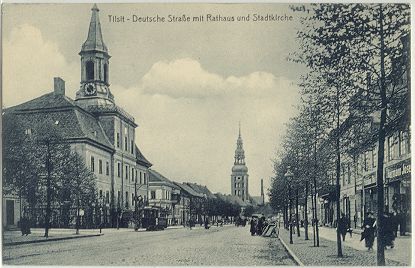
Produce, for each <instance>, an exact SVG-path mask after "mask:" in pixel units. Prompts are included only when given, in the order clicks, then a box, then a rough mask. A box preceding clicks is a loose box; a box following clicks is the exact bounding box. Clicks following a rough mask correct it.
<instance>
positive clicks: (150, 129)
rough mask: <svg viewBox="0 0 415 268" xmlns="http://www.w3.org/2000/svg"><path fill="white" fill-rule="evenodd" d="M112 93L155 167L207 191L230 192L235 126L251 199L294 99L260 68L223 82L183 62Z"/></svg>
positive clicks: (287, 85)
mask: <svg viewBox="0 0 415 268" xmlns="http://www.w3.org/2000/svg"><path fill="white" fill-rule="evenodd" d="M112 92H113V93H114V95H115V97H116V102H117V103H118V104H120V105H123V106H124V107H125V109H126V110H127V111H129V112H131V113H133V115H134V116H135V118H136V120H137V123H138V125H139V127H138V129H137V139H136V140H137V142H138V144H139V146H140V148H143V152H144V153H145V154H146V156H147V157H148V158H149V159H150V161H152V163H154V168H155V169H157V170H159V171H160V172H162V173H163V174H165V175H166V176H167V177H170V178H172V179H175V180H177V181H186V180H187V181H189V180H191V181H195V182H198V183H201V184H203V185H207V186H208V187H209V188H210V189H211V190H213V191H220V192H223V193H229V191H230V174H231V168H232V165H233V157H234V151H235V146H236V138H237V135H238V121H241V123H242V137H243V139H244V148H245V152H246V161H247V165H248V168H249V174H250V184H249V185H250V186H249V187H250V191H251V194H252V195H259V192H260V190H259V189H260V188H259V187H260V186H259V185H260V179H261V178H264V179H265V182H266V181H267V179H268V178H269V177H270V176H271V175H272V164H271V161H270V159H271V158H272V157H273V156H274V152H275V147H276V146H277V145H278V137H279V136H281V135H282V134H283V131H284V128H285V126H284V123H285V122H287V121H288V118H289V117H291V116H292V115H293V114H294V113H295V108H294V107H293V105H294V104H296V102H297V100H298V90H297V88H296V86H294V85H293V83H292V82H291V81H290V80H288V79H286V78H284V77H276V76H275V75H273V74H271V73H266V72H259V71H258V72H252V73H250V74H247V75H245V76H229V77H223V76H221V75H220V74H217V73H211V72H209V71H207V70H205V69H204V68H203V67H202V66H201V64H200V63H199V62H198V61H196V60H194V59H190V58H183V59H177V60H174V61H170V62H168V61H159V62H156V63H154V64H153V66H152V67H151V68H150V69H149V71H148V72H147V73H146V74H145V75H144V76H143V77H142V79H139V80H138V81H137V85H136V86H134V87H130V88H123V87H121V86H118V85H113V86H112Z"/></svg>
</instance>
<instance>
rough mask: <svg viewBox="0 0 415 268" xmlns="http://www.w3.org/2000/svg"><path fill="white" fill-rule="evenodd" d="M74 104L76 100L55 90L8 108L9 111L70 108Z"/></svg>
mask: <svg viewBox="0 0 415 268" xmlns="http://www.w3.org/2000/svg"><path fill="white" fill-rule="evenodd" d="M73 106H75V102H74V101H73V100H72V99H70V98H68V97H66V96H65V95H60V94H55V93H54V92H51V93H48V94H44V95H42V96H40V97H37V98H34V99H33V100H30V101H27V102H25V103H22V104H19V105H16V106H13V107H10V108H7V111H17V110H19V111H27V110H43V109H56V108H68V107H73Z"/></svg>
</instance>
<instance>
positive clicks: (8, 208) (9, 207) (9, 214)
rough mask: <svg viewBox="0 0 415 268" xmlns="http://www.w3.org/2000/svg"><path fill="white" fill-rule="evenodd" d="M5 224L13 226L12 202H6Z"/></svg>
mask: <svg viewBox="0 0 415 268" xmlns="http://www.w3.org/2000/svg"><path fill="white" fill-rule="evenodd" d="M6 219H7V221H6V224H7V225H14V200H6Z"/></svg>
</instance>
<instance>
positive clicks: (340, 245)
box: [336, 88, 343, 257]
mask: <svg viewBox="0 0 415 268" xmlns="http://www.w3.org/2000/svg"><path fill="white" fill-rule="evenodd" d="M339 95H340V92H339V88H337V101H336V106H337V107H336V109H337V120H336V121H337V124H336V208H337V209H336V222H337V224H336V225H337V228H336V229H337V232H336V233H337V257H343V252H342V244H341V243H342V242H341V238H340V229H339V228H338V227H339V222H340V96H339Z"/></svg>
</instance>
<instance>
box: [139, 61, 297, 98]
mask: <svg viewBox="0 0 415 268" xmlns="http://www.w3.org/2000/svg"><path fill="white" fill-rule="evenodd" d="M289 83H290V81H288V80H285V79H283V78H277V77H275V76H274V75H273V74H271V73H267V72H260V71H258V72H253V73H250V74H248V75H246V76H240V77H236V76H229V77H222V76H221V75H219V74H215V73H210V72H208V71H207V70H205V69H203V68H202V66H201V64H200V63H199V62H198V61H196V60H194V59H191V58H183V59H177V60H174V61H171V62H166V61H159V62H156V63H155V64H153V66H152V67H151V69H150V70H149V71H148V72H147V73H146V74H145V75H144V76H143V78H142V80H141V83H140V84H139V85H138V88H140V90H142V92H143V93H146V94H150V95H154V94H161V95H166V96H169V97H172V98H206V97H209V98H210V97H225V96H230V95H239V96H251V97H256V98H258V97H259V98H261V97H269V96H270V95H273V94H274V93H275V92H276V91H278V90H280V89H281V87H291V86H290V85H289Z"/></svg>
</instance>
